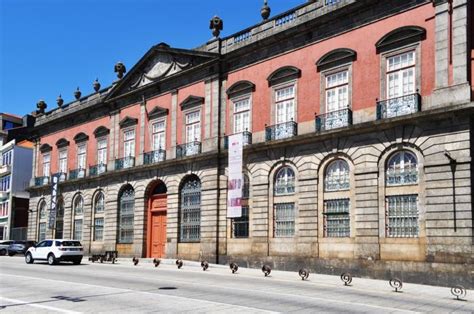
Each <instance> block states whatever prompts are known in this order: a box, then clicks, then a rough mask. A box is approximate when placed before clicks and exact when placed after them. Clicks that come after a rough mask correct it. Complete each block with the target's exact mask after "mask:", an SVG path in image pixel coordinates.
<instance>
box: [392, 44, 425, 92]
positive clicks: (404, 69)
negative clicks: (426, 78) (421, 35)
mask: <svg viewBox="0 0 474 314" xmlns="http://www.w3.org/2000/svg"><path fill="white" fill-rule="evenodd" d="M408 55H411V56H412V59H411V62H408V63H406V64H403V61H402V60H401V58H402V57H403V56H408ZM396 58H400V64H399V65H398V66H395V67H393V68H390V61H391V60H395V59H396ZM416 59H417V53H416V49H410V50H408V51H402V52H400V53H396V54H392V55H388V56H386V65H385V66H386V73H385V75H386V99H393V98H398V97H402V96H406V95H411V94H414V93H416V86H417V84H416V82H417V73H416ZM409 71H412V75H411V80H412V82H411V83H410V82H409V83H410V84H407V86H409V87H410V89H409V90H407V91H405V89H404V87H405V85H404V83H403V82H404V74H405V73H409ZM395 75H397V76H398V77H397V79H396V80H394V81H396V82H397V84H398V87H397V88H396V90H395V91H394V92H391V89H390V83H391V79H390V78H391V77H392V76H395ZM410 85H411V86H410Z"/></svg>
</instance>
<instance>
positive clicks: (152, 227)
mask: <svg viewBox="0 0 474 314" xmlns="http://www.w3.org/2000/svg"><path fill="white" fill-rule="evenodd" d="M148 213H149V214H148V215H149V216H148V218H149V220H148V221H149V223H148V250H147V252H148V254H147V256H148V257H153V258H155V257H156V258H161V257H164V256H165V246H166V194H164V195H155V196H153V197H152V198H151V199H150V203H149V209H148Z"/></svg>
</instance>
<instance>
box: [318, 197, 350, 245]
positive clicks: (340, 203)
mask: <svg viewBox="0 0 474 314" xmlns="http://www.w3.org/2000/svg"><path fill="white" fill-rule="evenodd" d="M350 230H351V227H350V217H349V199H339V200H328V201H324V233H325V236H326V237H328V238H343V237H350Z"/></svg>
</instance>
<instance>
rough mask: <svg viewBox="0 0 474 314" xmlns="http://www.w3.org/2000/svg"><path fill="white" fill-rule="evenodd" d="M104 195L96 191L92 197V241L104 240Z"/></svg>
mask: <svg viewBox="0 0 474 314" xmlns="http://www.w3.org/2000/svg"><path fill="white" fill-rule="evenodd" d="M104 211H105V196H104V193H102V192H98V193H97V195H96V196H95V198H94V237H93V240H94V241H103V240H104Z"/></svg>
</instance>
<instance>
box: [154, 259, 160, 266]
mask: <svg viewBox="0 0 474 314" xmlns="http://www.w3.org/2000/svg"><path fill="white" fill-rule="evenodd" d="M160 263H161V260H159V259H157V258H154V259H153V264H154V265H155V267H158V266H159V265H160Z"/></svg>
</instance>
